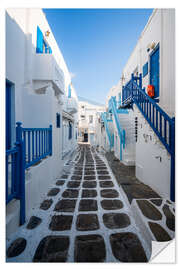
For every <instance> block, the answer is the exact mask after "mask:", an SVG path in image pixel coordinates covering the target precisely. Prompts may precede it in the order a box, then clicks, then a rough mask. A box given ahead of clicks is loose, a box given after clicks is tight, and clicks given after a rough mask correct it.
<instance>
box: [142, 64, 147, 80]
mask: <svg viewBox="0 0 180 270" xmlns="http://www.w3.org/2000/svg"><path fill="white" fill-rule="evenodd" d="M147 74H148V62H147V63H146V64H144V66H143V78H144V77H145V76H146V75H147Z"/></svg>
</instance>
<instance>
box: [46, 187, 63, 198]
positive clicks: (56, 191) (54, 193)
mask: <svg viewBox="0 0 180 270" xmlns="http://www.w3.org/2000/svg"><path fill="white" fill-rule="evenodd" d="M59 191H60V189H59V188H52V189H51V190H50V191H49V192H48V194H47V196H56V195H57V194H58V193H59Z"/></svg>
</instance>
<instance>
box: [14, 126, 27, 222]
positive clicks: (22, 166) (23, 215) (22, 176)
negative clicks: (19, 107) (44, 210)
mask: <svg viewBox="0 0 180 270" xmlns="http://www.w3.org/2000/svg"><path fill="white" fill-rule="evenodd" d="M16 125H17V126H16V145H17V147H19V166H18V168H17V170H18V173H17V175H18V176H19V183H18V184H19V188H18V197H19V199H20V225H22V224H24V223H25V219H26V210H25V208H26V202H25V148H24V141H23V139H22V126H21V125H22V123H21V122H17V123H16Z"/></svg>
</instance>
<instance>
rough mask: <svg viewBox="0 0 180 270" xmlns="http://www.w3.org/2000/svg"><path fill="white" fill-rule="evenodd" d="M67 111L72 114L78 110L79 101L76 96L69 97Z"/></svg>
mask: <svg viewBox="0 0 180 270" xmlns="http://www.w3.org/2000/svg"><path fill="white" fill-rule="evenodd" d="M67 111H68V112H69V113H72V114H74V113H77V112H78V102H77V100H76V99H75V98H74V97H71V98H68V99H67Z"/></svg>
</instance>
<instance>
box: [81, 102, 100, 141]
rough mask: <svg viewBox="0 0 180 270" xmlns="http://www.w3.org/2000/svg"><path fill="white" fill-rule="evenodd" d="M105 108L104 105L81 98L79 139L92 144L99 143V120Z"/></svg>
mask: <svg viewBox="0 0 180 270" xmlns="http://www.w3.org/2000/svg"><path fill="white" fill-rule="evenodd" d="M104 109H105V107H104V106H103V105H100V104H97V103H95V102H92V101H89V100H86V99H83V98H79V125H78V133H79V134H78V135H79V136H78V140H79V141H80V142H89V143H90V144H91V145H97V144H98V141H97V140H98V138H99V136H98V134H97V128H96V127H97V121H98V116H99V115H100V114H101V112H103V111H104Z"/></svg>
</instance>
